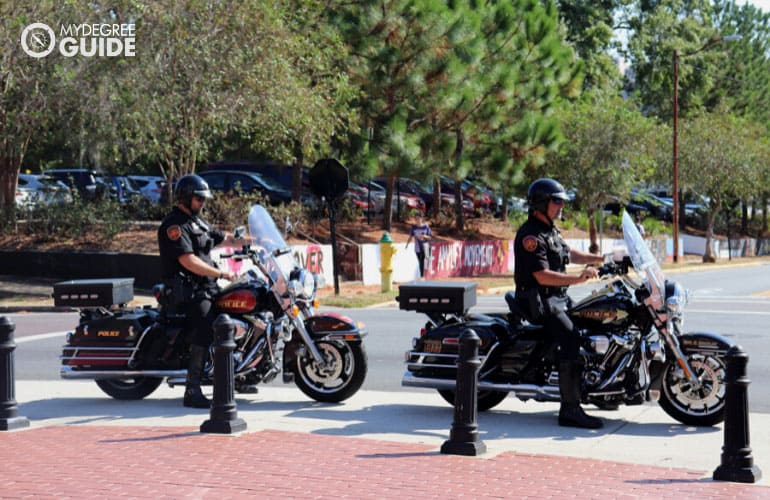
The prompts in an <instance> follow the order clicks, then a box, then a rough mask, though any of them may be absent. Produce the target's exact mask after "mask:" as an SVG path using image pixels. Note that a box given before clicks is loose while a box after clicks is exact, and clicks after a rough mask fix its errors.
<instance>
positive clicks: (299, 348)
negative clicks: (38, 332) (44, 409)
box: [54, 205, 367, 403]
mask: <svg viewBox="0 0 770 500" xmlns="http://www.w3.org/2000/svg"><path fill="white" fill-rule="evenodd" d="M249 232H250V234H251V236H252V238H253V241H254V243H253V244H250V245H246V246H244V247H242V248H241V249H239V250H236V251H234V252H233V253H232V254H229V255H223V256H222V257H223V258H227V259H233V260H235V261H238V262H240V263H241V268H242V270H245V272H243V273H242V274H241V275H240V277H239V278H238V279H237V280H235V281H234V282H232V283H231V284H229V285H227V286H226V287H225V288H223V289H222V290H221V292H219V294H218V295H217V296H216V297H215V305H214V307H215V308H216V310H217V312H218V313H224V314H227V315H229V316H230V318H231V319H232V322H233V323H234V324H235V344H236V347H235V350H234V351H233V358H234V359H233V361H234V363H233V366H234V370H235V386H236V390H237V389H238V388H239V387H241V386H251V385H255V384H259V383H266V382H270V381H271V380H273V379H274V378H275V377H276V376H277V375H278V374H279V373H283V381H284V382H286V383H290V382H294V383H295V384H296V385H297V387H299V389H300V390H301V391H302V392H304V393H305V394H306V395H308V396H309V397H311V398H313V399H314V400H316V401H321V402H328V403H336V402H340V401H343V400H345V399H348V398H350V397H351V396H352V395H353V394H355V393H356V392H357V391H358V389H359V388H360V387H361V385H362V384H363V382H364V378H365V377H366V371H367V356H366V350H365V349H364V345H363V341H362V338H363V337H364V336H365V335H366V333H367V332H366V329H365V327H364V325H363V324H362V323H360V322H355V321H353V320H352V319H350V318H348V317H345V316H341V315H338V314H333V313H322V314H317V313H316V311H315V308H316V307H317V303H316V299H315V295H316V290H317V283H318V281H317V277H316V276H314V275H313V274H312V273H310V272H308V271H307V270H305V269H302V268H300V267H299V265H298V264H297V262H296V260H295V259H294V258H293V256H292V255H291V252H290V249H289V246H288V245H287V244H286V242H285V241H284V239H283V237H282V236H281V233H280V231H279V230H278V228H277V227H276V226H275V223H274V222H273V219H272V218H271V217H270V215H269V214H268V212H267V211H266V210H265V209H264V207H262V206H259V205H255V206H254V207H252V209H251V211H250V212H249ZM153 291H154V294H155V297H156V298H157V299H158V307H149V306H145V307H142V308H133V307H126V306H125V304H127V303H128V302H130V301H131V300H132V298H133V280H132V279H114V280H76V281H68V282H63V283H59V284H57V285H56V286H54V299H55V302H56V304H57V305H66V306H75V307H78V308H79V310H80V322H79V324H78V326H77V328H76V329H75V331H74V332H71V333H69V334H68V335H67V344H66V345H65V346H64V348H63V353H62V356H61V359H62V368H61V371H60V374H61V377H62V378H64V379H93V380H95V381H96V383H97V385H98V386H99V387H100V388H101V389H102V390H103V391H104V392H106V393H107V394H109V395H110V396H112V397H113V398H116V399H142V398H144V397H146V396H148V395H149V394H151V393H152V392H153V391H154V390H155V389H157V388H158V386H159V385H160V384H161V383H162V382H163V380H166V382H167V383H168V384H169V385H171V386H174V385H182V386H184V383H185V377H186V373H187V371H186V367H187V365H188V343H187V335H186V332H185V329H184V319H185V318H184V317H183V316H180V315H177V314H174V313H172V312H171V311H170V308H169V307H168V304H167V299H166V297H167V293H166V292H167V290H166V289H165V287H164V286H163V285H156V286H155V288H154V290H153ZM204 372H205V379H204V380H203V383H204V384H207V383H208V384H210V383H211V382H212V380H211V379H212V376H213V363H212V360H211V357H209V360H208V362H207V363H206V366H205V369H204Z"/></svg>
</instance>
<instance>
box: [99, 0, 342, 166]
mask: <svg viewBox="0 0 770 500" xmlns="http://www.w3.org/2000/svg"><path fill="white" fill-rule="evenodd" d="M285 3H286V2H284V3H281V2H278V3H265V2H260V1H258V0H247V1H244V2H238V3H236V4H223V3H218V2H214V3H212V2H207V1H204V0H186V1H184V2H173V1H170V0H165V1H161V2H155V3H152V4H147V5H143V6H142V8H141V9H139V10H137V11H135V15H136V16H137V38H139V39H140V40H141V43H139V41H138V42H137V43H138V45H140V46H138V47H137V57H136V59H135V60H134V61H131V63H130V67H127V68H125V71H123V72H120V73H119V74H113V76H112V78H111V80H112V82H111V83H112V84H113V85H114V87H115V89H116V90H115V94H114V95H115V97H117V99H116V103H115V108H114V112H115V113H116V114H118V115H119V116H120V127H121V129H122V131H123V132H124V135H125V136H126V138H127V140H126V144H127V145H128V146H129V147H130V150H131V151H133V152H134V153H135V154H136V155H139V154H143V155H149V156H150V157H153V158H155V159H156V160H157V161H158V163H159V164H160V165H161V168H162V170H163V172H164V174H165V175H166V177H168V178H175V177H178V176H181V175H184V174H187V173H190V172H193V171H194V170H195V168H196V166H197V164H199V163H201V162H205V161H206V160H208V159H209V155H210V153H211V152H212V151H215V150H217V149H219V150H223V149H224V148H222V147H221V144H222V141H225V140H226V138H228V137H230V138H232V137H237V138H238V140H239V141H243V140H244V138H247V139H249V140H250V142H251V144H252V145H253V149H256V150H261V151H271V152H272V153H273V157H274V158H276V159H279V160H287V159H296V160H299V161H300V162H301V161H302V158H303V157H304V155H305V154H307V153H308V152H309V151H311V150H312V149H313V147H314V146H317V145H319V144H328V142H329V137H330V136H331V131H332V130H333V127H334V125H335V123H334V119H332V118H330V112H329V111H328V109H329V106H328V103H329V101H330V100H333V98H334V94H333V91H334V86H333V85H331V86H328V85H327V83H328V82H329V81H333V80H334V79H335V78H336V76H335V75H328V76H324V75H321V76H319V74H318V73H316V72H310V71H308V69H309V68H311V67H312V68H316V70H317V71H324V70H325V67H324V66H318V65H315V62H316V61H317V59H322V57H319V55H318V52H314V51H313V50H311V43H312V42H313V41H315V39H314V38H313V37H310V39H306V38H307V37H306V34H305V33H304V32H293V31H292V28H296V27H297V24H296V18H289V19H288V21H287V20H286V19H284V17H283V13H282V10H281V7H282V6H283V5H284V4H285ZM313 5H316V4H315V3H314V4H313ZM309 8H310V7H308V9H309ZM302 12H306V10H302Z"/></svg>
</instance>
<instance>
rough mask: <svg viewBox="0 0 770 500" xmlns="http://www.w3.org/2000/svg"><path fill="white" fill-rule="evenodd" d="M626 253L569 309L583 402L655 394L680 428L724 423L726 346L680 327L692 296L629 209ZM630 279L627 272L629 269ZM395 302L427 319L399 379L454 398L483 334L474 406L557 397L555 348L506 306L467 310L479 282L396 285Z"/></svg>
mask: <svg viewBox="0 0 770 500" xmlns="http://www.w3.org/2000/svg"><path fill="white" fill-rule="evenodd" d="M623 235H624V239H625V243H626V249H627V256H626V257H625V258H624V259H622V260H618V261H613V262H607V263H606V264H605V265H603V266H602V267H601V268H600V275H601V276H604V277H611V278H612V279H611V281H610V282H609V283H607V284H606V285H604V286H603V287H601V288H600V289H597V290H594V291H593V292H592V293H591V295H590V296H588V297H586V298H584V299H583V300H581V301H580V302H578V303H577V304H575V305H574V306H573V307H571V308H570V309H569V311H568V313H569V315H570V317H571V319H572V321H573V322H574V324H575V325H576V326H577V328H578V329H579V330H580V332H581V350H580V360H581V364H582V376H581V385H582V401H583V402H584V403H593V404H595V405H596V406H598V407H600V408H616V407H617V406H618V405H620V404H627V405H634V404H642V403H643V402H644V401H650V400H657V401H658V403H659V404H660V406H661V407H662V408H663V410H664V411H665V412H666V413H667V414H669V415H670V416H671V417H673V418H674V419H676V420H678V421H679V422H682V423H683V424H687V425H693V426H712V425H715V424H718V423H719V422H721V421H722V420H724V412H725V382H724V378H725V372H726V366H725V359H724V357H725V354H726V353H727V350H728V349H729V348H730V347H731V345H732V344H731V342H730V341H729V340H728V339H726V338H723V337H721V336H719V335H717V334H713V333H702V332H697V333H684V332H683V331H682V322H683V309H684V306H685V305H686V303H687V301H688V292H687V291H686V290H684V289H683V288H682V287H681V286H680V285H679V284H678V283H676V282H673V281H667V280H665V278H664V276H663V272H662V270H661V268H660V266H659V265H658V263H657V261H656V260H655V258H654V257H653V255H652V253H651V252H650V250H649V248H648V247H647V245H646V244H645V242H644V240H643V238H642V237H641V235H640V234H639V231H638V230H637V229H636V226H635V225H634V223H633V221H632V220H631V218H630V217H629V216H628V214H625V213H624V215H623ZM631 267H632V268H633V269H634V270H635V271H636V276H632V275H630V274H629V268H631ZM398 300H399V307H400V308H401V309H405V310H412V311H417V312H421V313H425V314H426V315H427V316H428V317H429V319H430V320H429V321H428V322H427V323H426V325H425V327H424V328H423V329H422V331H421V332H420V336H419V337H417V338H415V339H414V340H413V342H412V344H413V348H412V350H410V351H407V352H406V366H407V371H406V373H405V374H404V377H403V380H402V385H404V386H410V387H427V388H434V389H437V390H438V392H439V394H441V396H442V397H443V398H444V399H445V400H446V401H447V402H449V403H451V404H454V396H455V379H456V376H457V369H456V362H457V357H458V345H459V342H460V335H461V334H462V333H463V332H464V331H465V330H466V329H468V328H470V329H473V330H474V331H475V332H476V334H477V335H478V336H479V338H480V340H481V343H480V347H479V358H480V361H481V367H480V370H479V375H478V409H479V410H480V411H485V410H489V409H490V408H493V407H494V406H496V405H497V404H499V403H500V402H501V401H503V399H505V397H506V396H507V395H508V394H509V393H512V394H513V395H515V396H516V397H517V398H519V399H521V400H523V401H526V400H529V399H534V400H535V401H559V399H560V395H559V375H558V357H557V350H558V345H557V342H556V340H555V339H554V338H553V337H552V336H551V335H549V333H548V332H547V331H546V330H545V329H544V328H543V327H542V326H540V325H537V324H532V323H529V322H527V321H526V320H525V319H523V318H524V317H525V316H526V314H524V313H523V311H522V310H521V309H519V308H518V307H517V304H516V303H515V302H514V301H511V302H510V305H511V306H512V307H511V308H510V312H503V313H499V314H475V313H469V312H468V311H469V309H470V308H471V307H472V306H473V305H475V303H476V295H475V283H465V284H453V283H437V282H436V283H432V282H421V283H411V284H405V285H402V286H401V287H400V289H399V298H398Z"/></svg>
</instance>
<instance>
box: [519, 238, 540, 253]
mask: <svg viewBox="0 0 770 500" xmlns="http://www.w3.org/2000/svg"><path fill="white" fill-rule="evenodd" d="M521 246H523V247H524V250H526V251H527V252H534V251H535V250H537V238H535V237H534V236H527V237H525V238H524V239H523V240H521Z"/></svg>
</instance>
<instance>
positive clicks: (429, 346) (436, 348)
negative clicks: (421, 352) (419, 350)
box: [423, 340, 441, 354]
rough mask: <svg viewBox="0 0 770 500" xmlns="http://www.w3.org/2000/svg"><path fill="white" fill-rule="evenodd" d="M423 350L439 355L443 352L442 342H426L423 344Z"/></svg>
mask: <svg viewBox="0 0 770 500" xmlns="http://www.w3.org/2000/svg"><path fill="white" fill-rule="evenodd" d="M423 348H424V349H425V352H430V353H433V354H438V353H440V352H441V341H440V340H426V341H425V343H424V344H423Z"/></svg>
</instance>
